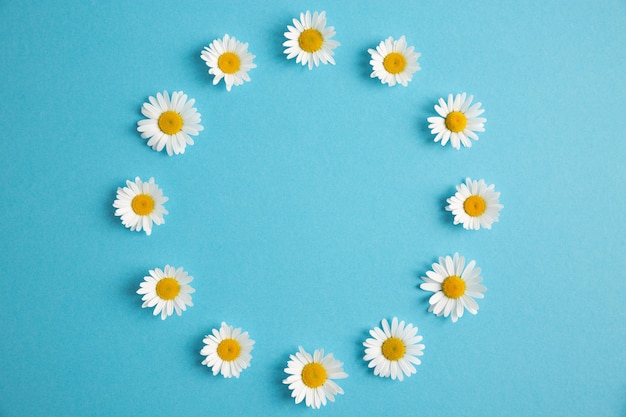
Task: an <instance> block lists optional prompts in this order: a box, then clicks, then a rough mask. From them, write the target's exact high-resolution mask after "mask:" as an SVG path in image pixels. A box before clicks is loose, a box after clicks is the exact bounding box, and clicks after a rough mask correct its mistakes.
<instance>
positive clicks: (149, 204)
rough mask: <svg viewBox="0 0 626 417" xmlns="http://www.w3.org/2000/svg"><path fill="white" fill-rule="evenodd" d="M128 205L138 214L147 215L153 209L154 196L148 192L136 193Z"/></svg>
mask: <svg viewBox="0 0 626 417" xmlns="http://www.w3.org/2000/svg"><path fill="white" fill-rule="evenodd" d="M130 206H131V208H132V209H133V211H134V212H135V214H137V215H139V216H147V215H148V214H150V213H152V211H153V210H154V198H152V196H151V195H150V194H137V195H136V196H135V197H134V198H133V201H131V202H130Z"/></svg>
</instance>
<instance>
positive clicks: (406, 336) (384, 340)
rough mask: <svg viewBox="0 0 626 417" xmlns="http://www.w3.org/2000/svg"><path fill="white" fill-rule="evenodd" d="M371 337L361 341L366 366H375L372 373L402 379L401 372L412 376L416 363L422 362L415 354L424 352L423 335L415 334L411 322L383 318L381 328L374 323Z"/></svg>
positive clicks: (415, 330)
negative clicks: (405, 323) (363, 347)
mask: <svg viewBox="0 0 626 417" xmlns="http://www.w3.org/2000/svg"><path fill="white" fill-rule="evenodd" d="M370 335H372V338H368V339H367V340H365V342H363V346H365V348H366V349H365V356H364V357H363V359H364V360H365V361H369V363H368V364H367V366H368V367H369V368H374V375H378V376H380V377H383V378H389V377H391V379H396V378H398V379H399V380H400V381H402V380H403V379H404V375H406V376H411V375H412V374H414V373H415V372H416V370H415V366H413V365H414V364H415V365H419V364H420V363H422V362H421V361H420V360H419V359H418V358H417V357H418V356H422V355H423V354H424V352H423V351H424V345H423V344H420V343H419V342H421V341H422V336H417V327H414V326H413V325H412V324H410V323H409V324H407V325H406V326H405V325H404V321H401V322H400V323H398V319H397V318H396V317H394V318H393V320H392V321H391V327H390V326H389V322H387V319H383V321H382V329H381V328H379V327H375V328H374V329H372V330H370Z"/></svg>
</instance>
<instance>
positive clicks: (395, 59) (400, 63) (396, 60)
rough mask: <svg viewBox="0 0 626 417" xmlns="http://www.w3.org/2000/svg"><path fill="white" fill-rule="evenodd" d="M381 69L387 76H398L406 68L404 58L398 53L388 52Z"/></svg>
mask: <svg viewBox="0 0 626 417" xmlns="http://www.w3.org/2000/svg"><path fill="white" fill-rule="evenodd" d="M383 67H385V69H386V70H387V72H388V73H389V74H400V73H401V72H402V71H404V69H405V68H406V58H405V57H404V55H402V54H401V53H400V52H390V53H388V54H387V56H385V59H383Z"/></svg>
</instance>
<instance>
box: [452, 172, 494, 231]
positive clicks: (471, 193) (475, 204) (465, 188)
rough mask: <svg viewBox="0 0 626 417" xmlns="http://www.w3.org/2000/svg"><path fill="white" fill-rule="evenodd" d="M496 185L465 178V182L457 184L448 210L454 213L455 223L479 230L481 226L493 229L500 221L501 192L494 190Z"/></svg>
mask: <svg viewBox="0 0 626 417" xmlns="http://www.w3.org/2000/svg"><path fill="white" fill-rule="evenodd" d="M494 187H495V185H493V184H491V185H489V186H488V185H487V184H486V183H485V181H484V180H478V181H475V180H471V179H469V178H466V179H465V184H459V185H457V186H456V194H454V195H453V196H452V197H450V198H448V199H447V200H446V201H447V202H448V205H447V206H446V210H448V211H451V212H452V214H454V224H459V223H463V227H464V228H465V229H473V230H478V229H480V228H481V227H484V228H485V229H491V225H492V224H493V223H494V222H497V221H498V217H499V215H500V210H501V209H502V208H503V207H504V206H503V205H502V204H500V201H499V198H500V193H499V192H496V191H494Z"/></svg>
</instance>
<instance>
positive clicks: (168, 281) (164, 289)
mask: <svg viewBox="0 0 626 417" xmlns="http://www.w3.org/2000/svg"><path fill="white" fill-rule="evenodd" d="M179 292H180V284H179V283H178V281H177V280H176V279H175V278H162V279H161V280H159V282H157V285H156V293H157V295H158V296H159V298H161V299H162V300H173V299H174V298H176V296H177V295H178V293H179Z"/></svg>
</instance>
